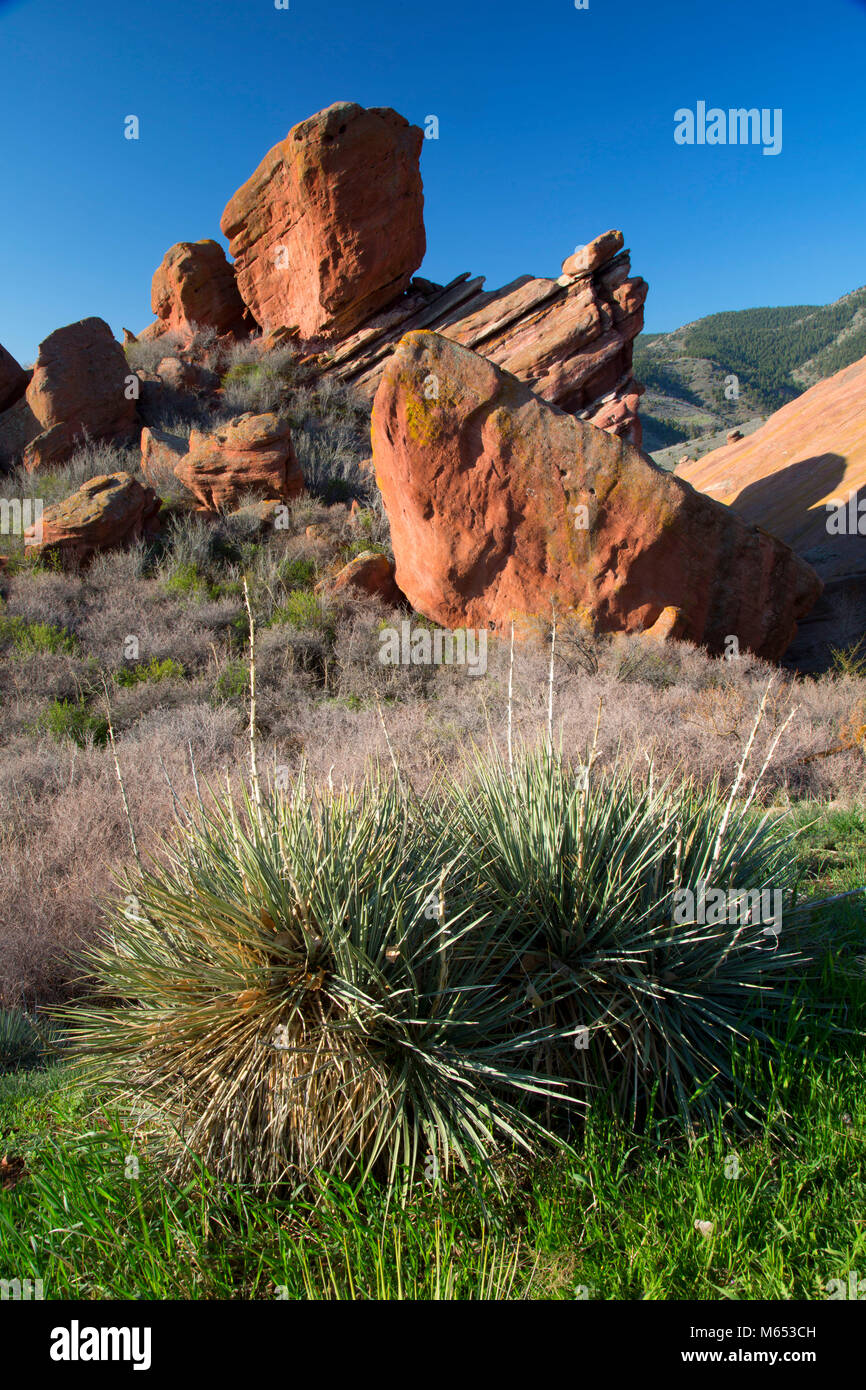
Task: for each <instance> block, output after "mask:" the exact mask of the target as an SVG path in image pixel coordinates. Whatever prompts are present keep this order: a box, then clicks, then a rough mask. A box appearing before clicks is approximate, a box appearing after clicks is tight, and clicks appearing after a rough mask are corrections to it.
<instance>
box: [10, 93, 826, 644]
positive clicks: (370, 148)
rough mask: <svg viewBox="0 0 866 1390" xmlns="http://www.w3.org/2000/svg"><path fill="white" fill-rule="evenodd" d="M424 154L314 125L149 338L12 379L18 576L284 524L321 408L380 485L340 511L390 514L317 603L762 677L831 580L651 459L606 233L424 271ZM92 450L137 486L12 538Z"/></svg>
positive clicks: (357, 132) (393, 121) (88, 493)
mask: <svg viewBox="0 0 866 1390" xmlns="http://www.w3.org/2000/svg"><path fill="white" fill-rule="evenodd" d="M422 143H423V133H422V131H421V130H420V128H419V127H417V126H412V125H410V124H409V122H408V121H407V120H406V119H405V118H404V117H403V116H401V115H399V114H398V113H397V112H396V111H393V110H390V109H389V108H383V107H375V108H370V109H369V110H365V109H364V108H363V107H361V106H358V105H357V104H355V103H353V102H337V103H335V104H334V105H332V106H329V107H327V108H326V109H325V110H323V111H320V112H318V113H317V114H316V115H314V116H311V117H310V118H309V119H308V120H305V121H302V122H300V123H299V124H298V125H297V126H295V127H293V129H292V130H290V131H289V133H288V135H287V136H286V138H285V139H284V140H282V141H281V142H279V143H278V144H277V145H275V146H274V147H273V148H272V149H271V150H270V151H269V152H268V153H267V154H266V155H265V157H264V159H263V160H262V161H261V163H260V164H259V166H258V168H257V169H256V170H255V171H254V172H253V173H252V175H251V176H250V178H249V179H248V180H247V181H246V182H245V183H244V184H243V186H242V187H241V188H240V189H239V190H238V191H237V192H236V193H235V194H234V196H233V197H232V198H231V199H230V200H229V202H228V204H227V206H226V208H225V210H224V212H223V215H222V219H221V223H220V225H221V228H222V231H223V233H224V234H225V236H226V237H227V238H228V241H229V250H230V254H231V257H232V259H231V260H229V259H228V258H227V257H226V255H225V253H224V251H223V250H222V248H221V247H220V246H219V245H218V243H217V242H215V241H213V240H212V239H204V240H200V241H196V242H180V243H177V244H176V245H174V246H172V247H171V248H170V249H169V250H168V252H167V253H166V254H165V256H164V258H163V260H162V263H161V264H160V265H159V266H158V267H157V269H156V272H155V274H154V277H153V283H152V294H151V305H152V309H153V313H154V315H155V319H154V321H153V323H151V324H150V325H148V326H147V327H146V328H145V329H144V330H143V332H142V333H141V334H140V335H139V336H138V337H137V336H136V335H135V334H133V333H130V332H129V331H128V330H125V333H124V339H125V341H124V345H123V348H121V346H120V344H118V343H117V342H115V340H114V338H113V337H112V334H111V331H110V329H109V327H108V325H107V324H106V323H104V322H103V321H102V320H101V319H99V318H95V317H94V318H89V319H85V320H82V321H81V322H80V323H78V324H75V325H71V326H69V327H66V328H62V329H59V330H57V331H56V332H55V333H53V334H51V335H50V336H49V337H48V338H47V339H46V340H45V341H44V342H43V343H42V344H40V348H39V354H38V357H37V361H36V363H35V365H34V367H33V368H32V369H31V370H29V371H24V370H23V369H22V368H21V367H19V365H18V364H17V363H15V362H14V360H13V359H12V358H11V357H9V356H8V354H6V355H5V356H3V357H2V358H0V372H2V375H0V399H2V400H3V402H4V403H5V407H6V408H5V409H4V410H3V411H2V413H0V462H2V461H5V463H6V465H7V467H8V468H9V469H10V470H14V469H15V468H16V467H17V468H18V470H19V471H18V472H17V473H14V472H13V473H12V480H11V482H10V485H9V487H10V488H11V491H9V490H8V489H7V490H6V491H7V495H6V503H7V505H6V508H5V514H6V516H7V517H8V518H10V519H12V520H13V521H15V519H16V517H18V518H20V526H19V528H18V529H19V530H20V531H21V532H22V533H23V539H24V544H25V546H26V547H27V553H28V554H29V556H30V557H31V558H32V559H34V560H35V561H36V562H41V563H44V564H50V565H57V566H61V567H70V568H73V569H74V568H76V567H78V568H81V567H84V566H89V565H90V564H91V562H92V561H93V559H94V556H95V555H96V554H97V552H101V551H104V550H106V549H111V548H122V547H129V546H132V545H141V546H142V547H144V549H145V550H147V549H148V548H149V547H152V546H157V547H158V546H159V545H160V544H161V543H162V542H161V541H160V537H161V535H162V534H163V533H164V532H166V531H170V530H171V528H172V526H173V523H174V519H176V518H177V517H178V516H186V515H189V514H194V515H195V516H196V517H197V518H198V519H199V521H200V522H201V523H203V524H205V525H207V526H212V527H218V526H219V525H220V524H221V523H222V521H223V520H224V519H225V518H228V517H232V518H235V521H234V522H233V523H232V524H241V522H240V521H239V520H238V518H239V516H240V514H241V513H245V517H243V518H241V520H242V521H243V524H244V525H248V526H250V527H253V528H254V529H258V530H260V531H261V532H263V533H265V534H267V533H269V531H270V530H274V529H277V528H284V527H285V526H286V525H288V524H289V521H290V519H291V507H290V504H292V503H296V502H297V501H298V500H299V499H300V498H301V497H302V495H303V494H304V493H305V492H308V493H311V494H313V495H315V494H316V490H317V488H318V489H319V495H322V489H321V473H322V463H323V459H322V453H323V447H325V446H324V441H322V440H321V439H319V440H317V439H316V428H315V425H314V426H313V427H312V428H311V429H310V430H309V431H307V429H306V427H305V424H304V420H305V419H306V417H307V416H308V415H309V408H308V407H309V403H310V401H312V400H315V402H316V408H317V409H318V410H322V409H323V408H325V406H326V404H327V401H328V399H332V400H333V399H337V400H339V401H340V402H341V406H340V408H341V409H343V410H345V411H346V412H347V413H348V414H349V415H356V414H357V413H358V412H359V411H360V412H361V413H364V412H365V411H367V410H369V404H370V402H371V401H373V398H374V397H375V401H374V404H373V412H372V454H373V458H372V468H371V467H370V466H369V464H368V461H367V459H366V458H365V457H364V456H361V457H358V456H355V457H354V458H353V459H351V460H350V461H349V462H350V463H351V465H352V468H353V470H354V481H353V484H352V486H353V488H354V492H353V493H352V492H350V493H349V494H348V495H347V496H346V497H345V498H344V500H350V498H352V497H353V498H354V501H355V502H356V503H358V504H360V503H362V502H364V503H368V504H372V506H373V509H374V511H375V510H376V509H377V507H378V506H380V505H381V503H382V502H384V507H385V511H386V513H387V521H388V523H389V526H390V546H391V552H392V553H391V554H389V553H388V552H387V551H383V552H382V553H371V554H369V555H367V556H365V557H364V560H363V564H361V563H360V560H361V557H360V556H356V557H354V558H355V559H357V560H358V561H359V564H358V565H357V566H355V567H354V568H351V569H350V570H349V571H348V572H343V570H345V569H346V567H345V566H344V567H343V569H342V570H341V571H340V572H336V573H329V574H327V575H324V576H323V577H322V579H321V582H322V584H323V585H324V586H325V588H327V589H333V590H334V591H339V589H340V588H341V587H345V586H347V585H350V586H351V587H352V588H354V589H356V590H360V591H362V592H364V593H365V594H367V595H368V596H370V595H374V596H376V597H378V598H379V599H380V600H382V601H383V602H385V603H386V604H391V605H397V606H400V605H401V604H405V603H406V601H407V600H408V602H409V603H410V604H411V605H412V606H413V607H414V608H415V609H416V610H417V611H419V612H421V613H422V614H423V615H424V616H425V617H426V618H428V619H431V620H433V621H434V622H438V623H441V624H442V625H443V626H444V627H447V628H451V629H463V628H466V627H467V626H469V627H473V628H477V629H478V630H479V631H485V632H488V631H495V632H498V633H500V634H503V633H506V632H508V630H509V628H510V626H511V624H512V623H519V624H523V623H524V621H526V622H528V625H529V626H530V627H535V628H537V627H538V626H539V625H540V626H541V628H542V629H543V628H544V627H545V625H546V624H549V622H550V620H551V614H552V613H555V614H556V615H557V619H558V620H559V621H560V622H561V623H564V622H566V621H569V622H571V623H573V624H576V625H577V627H578V628H579V629H580V630H581V631H583V632H587V631H593V632H597V633H613V632H616V633H626V634H639V633H648V634H651V636H652V638H653V639H654V640H655V639H665V638H671V637H672V638H681V639H684V640H687V641H690V642H692V643H695V644H700V645H703V646H705V647H706V648H707V649H708V650H709V651H711V652H713V653H716V654H718V653H720V652H721V651H723V650H726V649H728V647H729V646H730V644H731V643H733V644H734V646H735V647H737V649H738V650H739V649H742V650H743V651H749V652H752V653H754V654H755V655H757V656H759V657H762V658H764V659H767V660H771V661H775V660H777V659H778V658H779V657H780V656H781V655H782V653H783V652H784V651H785V649H786V647H787V646H788V644H789V642H790V641H791V638H792V637H793V635H794V633H795V631H796V627H797V623H798V622H799V621H800V619H801V618H802V617H803V616H804V615H805V614H806V613H808V611H809V610H810V608H811V607H812V606H813V604H814V603H815V601H816V599H817V597H818V595H819V593H820V591H821V583H820V580H819V579H818V578H817V576H816V575H815V573H814V572H813V571H812V570H811V569H810V567H809V566H808V565H807V564H805V563H804V562H803V561H802V560H801V559H800V558H799V557H797V556H796V555H795V554H794V553H793V552H792V551H791V550H790V549H789V548H788V547H787V546H786V545H784V544H782V543H780V542H779V541H777V540H776V539H774V537H772V536H770V535H767V534H766V533H764V532H761V531H760V530H758V529H756V527H755V526H754V525H752V524H750V523H748V522H747V523H745V524H744V522H743V521H742V520H741V519H740V518H739V517H738V516H737V515H736V514H735V513H734V512H733V511H731V510H730V509H729V508H726V507H723V506H720V505H719V503H718V502H716V501H714V500H710V499H708V498H706V497H705V496H703V495H702V494H701V493H700V492H699V491H697V492H696V491H695V490H694V489H692V488H690V487H688V486H687V485H686V484H684V483H682V482H681V481H680V480H678V479H674V478H671V477H669V476H668V475H667V474H665V473H664V472H663V471H661V470H659V469H657V468H655V467H653V465H652V464H651V463H650V462H649V461H648V459H647V458H646V455H645V454H644V453H642V452H641V448H640V445H641V424H640V419H639V417H638V413H637V408H638V402H639V398H640V395H641V392H642V390H643V388H642V386H641V385H640V384H639V383H638V382H637V381H636V380H635V378H634V375H633V370H632V352H633V343H634V339H635V338H636V337H637V335H638V334H639V333H640V331H641V328H642V325H643V305H644V300H645V298H646V294H647V288H648V287H647V285H646V282H645V281H644V280H642V279H640V278H639V277H632V275H631V270H630V261H629V253H628V251H627V249H626V248H625V245H624V237H623V234H622V232H621V231H619V230H616V229H611V230H609V231H605V232H602V233H600V234H599V235H598V236H597V237H595V238H594V239H593V240H592V241H591V242H589V243H588V244H586V245H584V246H580V247H577V248H576V249H575V250H574V251H573V253H572V254H571V255H569V256H568V257H567V258H566V259H565V260H564V261H563V263H562V272H561V274H560V275H559V277H558V278H557V279H555V280H553V279H544V278H537V277H533V276H529V275H525V276H521V277H519V278H518V279H516V280H514V281H512V282H511V283H510V284H508V285H506V286H504V287H503V288H502V289H499V290H493V291H485V290H484V288H483V284H484V282H483V278H482V277H478V278H476V279H471V278H469V276H468V274H461V275H458V276H457V277H456V278H455V279H454V280H452V281H451V282H450V284H448V285H438V284H434V283H432V282H431V281H429V280H426V279H424V278H421V277H418V276H417V275H416V274H415V271H416V270H417V269H418V267H419V265H420V263H421V260H422V258H423V256H424V252H425V246H426V235H425V229H424V220H423V207H424V202H423V190H422V184H421V175H420V164H419V160H420V153H421V148H422ZM292 389H295V390H296V391H300V392H303V393H305V396H306V400H307V406H301V407H300V409H299V399H298V396H297V394H296V395H295V399H294V402H293V401H292V399H291V396H292ZM238 405H240V407H241V408H240V409H238ZM299 427H300V430H301V432H303V433H308V435H309V440H308V443H309V448H306V447H305V448H304V449H303V450H302V452H303V453H304V454H305V460H304V461H302V460H301V458H300V457H299V453H298V449H297V438H296V437H297V435H298V431H299ZM369 438H370V435H369V434H368V435H367V439H369ZM87 441H89V442H90V443H91V444H93V443H95V442H99V441H105V442H107V443H109V444H111V445H112V447H114V448H118V447H121V448H122V449H123V450H124V460H123V461H124V463H126V461H127V460H129V461H130V462H129V466H124V467H118V466H117V464H116V463H115V466H114V467H111V468H104V469H102V470H100V471H99V472H98V473H94V472H93V471H92V470H90V469H89V468H87V469H85V472H84V475H83V476H81V475H79V479H78V481H79V482H80V486H79V487H78V488H77V489H76V490H74V491H69V490H67V489H64V495H63V496H62V497H59V498H57V500H56V501H53V502H49V504H48V505H47V506H46V507H45V509H44V512H40V513H39V515H38V516H35V515H34V516H32V518H31V517H30V515H29V514H28V517H27V520H28V521H29V523H30V524H29V525H25V506H24V503H25V501H27V494H28V492H29V491H30V490H31V488H33V489H35V488H37V487H38V488H40V489H41V487H42V483H43V481H44V480H45V479H47V478H48V477H49V476H50V475H51V474H52V473H56V471H57V470H58V469H60V468H63V467H64V466H65V465H67V464H68V463H69V462H70V461H71V460H72V459H73V458H74V456H75V455H76V451H77V450H79V449H80V447H81V445H82V444H83V443H85V442H87ZM362 447H364V449H365V450H366V449H367V447H368V446H367V443H366V441H365V443H364V445H363V446H362ZM334 465H335V460H334V459H333V458H328V459H327V460H325V466H326V470H327V471H328V472H329V474H330V477H331V480H332V481H333V480H334ZM72 471H73V472H74V471H75V470H72ZM33 474H36V475H39V477H40V482H39V483H36V482H35V480H34V481H33V482H31V477H32V475H33ZM374 478H375V481H374ZM346 479H347V475H346V473H345V472H344V473H343V474H342V480H343V481H346ZM39 500H40V498H39V497H37V498H35V499H34V505H35V502H36V501H39ZM42 500H45V499H44V498H43V499H42ZM326 500H327V499H326ZM331 500H333V499H331ZM16 507H17V512H16ZM25 559H26V557H22V556H21V555H13V556H12V560H13V567H14V565H15V564H18V563H20V562H22V561H23V560H25Z"/></svg>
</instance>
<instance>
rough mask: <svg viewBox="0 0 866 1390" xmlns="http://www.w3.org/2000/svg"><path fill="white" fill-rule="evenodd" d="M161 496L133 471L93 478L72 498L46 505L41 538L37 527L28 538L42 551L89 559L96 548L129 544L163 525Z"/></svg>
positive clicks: (27, 535)
mask: <svg viewBox="0 0 866 1390" xmlns="http://www.w3.org/2000/svg"><path fill="white" fill-rule="evenodd" d="M160 505H161V503H160V500H159V498H158V497H157V496H156V494H155V493H154V492H153V490H152V489H151V488H149V487H142V486H141V484H140V483H138V482H136V480H135V479H134V478H132V477H130V475H129V474H128V473H111V474H104V475H101V476H100V477H97V478H91V479H90V480H89V481H88V482H86V483H85V484H84V485H83V487H80V488H79V489H78V491H77V492H74V493H73V494H72V496H71V497H67V498H66V499H65V501H63V502H57V503H55V504H54V505H53V506H51V507H46V508H45V511H44V512H43V513H42V519H41V527H42V538H41V541H37V540H36V535H37V530H38V528H37V527H33V526H31V527H30V528H29V529H28V530H27V531H26V532H25V537H26V539H28V540H29V541H30V542H31V544H33V546H34V548H35V549H36V550H37V551H39V552H40V553H41V552H45V551H52V552H54V553H55V554H58V555H60V556H61V558H62V559H64V560H77V561H79V562H80V561H84V560H88V559H89V558H90V557H91V556H92V555H93V554H94V552H95V551H97V550H106V549H109V548H111V547H113V546H118V545H127V544H129V543H130V542H131V541H136V540H139V539H140V538H141V537H142V536H146V535H152V534H154V533H155V532H156V531H157V530H158V527H159V522H158V513H159V509H160Z"/></svg>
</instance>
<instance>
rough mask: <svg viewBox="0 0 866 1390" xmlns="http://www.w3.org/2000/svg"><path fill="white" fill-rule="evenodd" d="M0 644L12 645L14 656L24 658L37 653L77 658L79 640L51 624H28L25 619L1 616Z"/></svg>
mask: <svg viewBox="0 0 866 1390" xmlns="http://www.w3.org/2000/svg"><path fill="white" fill-rule="evenodd" d="M0 642H8V643H10V644H11V647H12V650H13V652H14V654H15V655H16V656H18V657H21V658H24V657H28V656H33V655H34V653H36V652H50V653H51V654H52V655H58V654H59V655H63V656H75V654H76V653H77V651H78V640H77V638H76V637H75V636H74V635H73V634H72V633H69V632H64V630H63V629H62V628H59V627H54V626H53V625H52V624H51V623H40V622H27V621H26V620H25V619H24V618H19V617H14V616H13V617H10V616H8V615H6V614H5V613H4V614H0Z"/></svg>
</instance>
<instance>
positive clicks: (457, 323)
mask: <svg viewBox="0 0 866 1390" xmlns="http://www.w3.org/2000/svg"><path fill="white" fill-rule="evenodd" d="M622 242H623V237H622V232H605V233H603V234H602V235H601V236H600V237H596V238H595V240H594V241H593V242H591V243H590V244H589V246H588V247H586V248H583V252H584V253H585V254H583V253H581V254H580V255H579V256H577V253H576V258H577V259H578V260H579V261H580V262H581V264H583V263H584V262H585V267H586V268H585V269H582V270H579V271H575V273H574V274H571V275H567V274H563V275H562V276H561V277H560V279H558V280H551V279H545V278H534V277H533V276H530V275H524V276H521V277H519V278H518V279H517V280H514V281H513V282H512V283H511V284H510V285H505V286H504V287H503V288H502V289H500V290H490V291H485V290H484V289H483V285H484V277H483V276H480V277H478V278H477V279H474V280H470V279H469V276H468V274H465V275H461V276H458V277H457V279H456V280H454V281H452V282H451V284H450V285H445V286H444V287H443V286H436V285H430V283H429V282H427V281H412V284H411V285H410V289H409V291H408V293H407V294H405V295H403V296H402V298H401V299H399V300H397V301H396V302H395V303H394V304H392V305H389V306H388V307H387V308H386V309H384V310H383V311H382V312H381V313H380V314H377V315H374V316H373V317H372V318H370V319H369V320H367V321H366V322H365V323H364V324H363V325H362V326H361V328H360V329H358V331H357V332H356V333H355V334H353V335H350V336H349V337H348V338H346V339H344V341H342V342H341V343H340V344H339V346H337V347H336V348H335V349H334V350H333V351H332V352H331V353H329V354H328V356H327V358H326V359H325V360H324V363H323V368H322V370H323V374H326V375H336V376H339V377H340V378H341V379H342V380H344V381H346V382H349V383H351V385H353V386H354V387H355V388H356V389H357V390H358V391H360V393H361V394H362V395H366V396H372V395H374V393H375V391H376V388H377V387H378V385H379V382H380V381H381V379H382V373H383V372H384V370H385V367H386V365H387V362H388V359H389V358H390V356H391V353H392V352H393V351H394V348H395V347H396V345H397V343H398V342H399V341H400V339H401V337H402V336H403V334H405V333H407V332H410V331H413V330H417V329H425V328H426V329H433V330H435V331H436V332H437V333H441V334H442V335H443V336H444V337H446V338H453V339H454V341H455V342H458V343H462V344H463V345H464V346H465V347H471V348H473V349H474V350H475V351H476V352H480V353H482V354H483V355H484V356H485V357H488V358H489V359H490V360H491V362H495V363H497V365H499V366H500V367H504V368H505V369H506V371H509V372H512V373H513V374H514V375H515V376H517V377H519V378H520V380H521V381H525V382H526V383H527V384H528V385H529V386H531V387H532V389H533V391H535V392H536V393H537V394H538V395H540V396H543V397H544V399H545V400H548V401H550V402H551V403H552V404H554V405H559V406H561V407H562V408H563V409H564V410H568V411H571V412H573V413H574V414H577V415H580V416H581V417H582V418H584V419H589V420H592V421H593V422H594V423H597V424H598V425H599V426H600V427H601V428H603V429H606V430H608V431H609V432H610V433H611V434H616V435H619V436H624V437H626V438H628V439H630V440H631V441H632V443H633V444H636V445H638V446H640V442H641V426H640V419H639V417H638V413H637V407H638V399H639V397H640V395H641V393H642V392H643V387H642V386H640V385H639V384H638V383H637V382H636V381H635V379H634V377H633V375H632V355H633V345H634V339H635V338H636V337H637V335H638V334H639V333H640V331H641V329H642V328H643V306H644V301H645V300H646V296H647V289H648V286H647V283H646V281H645V280H642V279H641V278H640V277H639V276H635V277H632V276H631V274H630V266H631V262H630V259H629V253H628V251H625V250H622V249H620V248H621V247H622ZM605 256H607V257H608V259H604V257H605ZM574 260H575V257H571V258H569V260H567V261H565V262H564V263H563V264H564V265H568V264H569V261H572V262H573V261H574Z"/></svg>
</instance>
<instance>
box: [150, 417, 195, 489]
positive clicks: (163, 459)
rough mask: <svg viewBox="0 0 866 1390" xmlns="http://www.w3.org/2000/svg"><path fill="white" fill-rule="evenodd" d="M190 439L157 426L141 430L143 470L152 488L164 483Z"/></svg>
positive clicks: (181, 456)
mask: <svg viewBox="0 0 866 1390" xmlns="http://www.w3.org/2000/svg"><path fill="white" fill-rule="evenodd" d="M188 443H189V441H188V440H186V439H184V438H183V437H182V436H181V435H177V434H169V433H168V431H167V430H158V429H156V428H155V427H153V426H152V427H150V428H145V429H143V430H142V431H141V471H142V473H143V474H144V476H145V479H146V480H147V482H148V483H149V484H150V486H151V487H152V488H159V487H160V486H161V485H164V483H165V481H166V479H167V478H170V477H172V476H173V475H174V470H175V467H176V466H177V464H178V463H179V461H180V460H181V459H182V458H183V457H184V455H185V454H186V451H187V447H188Z"/></svg>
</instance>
